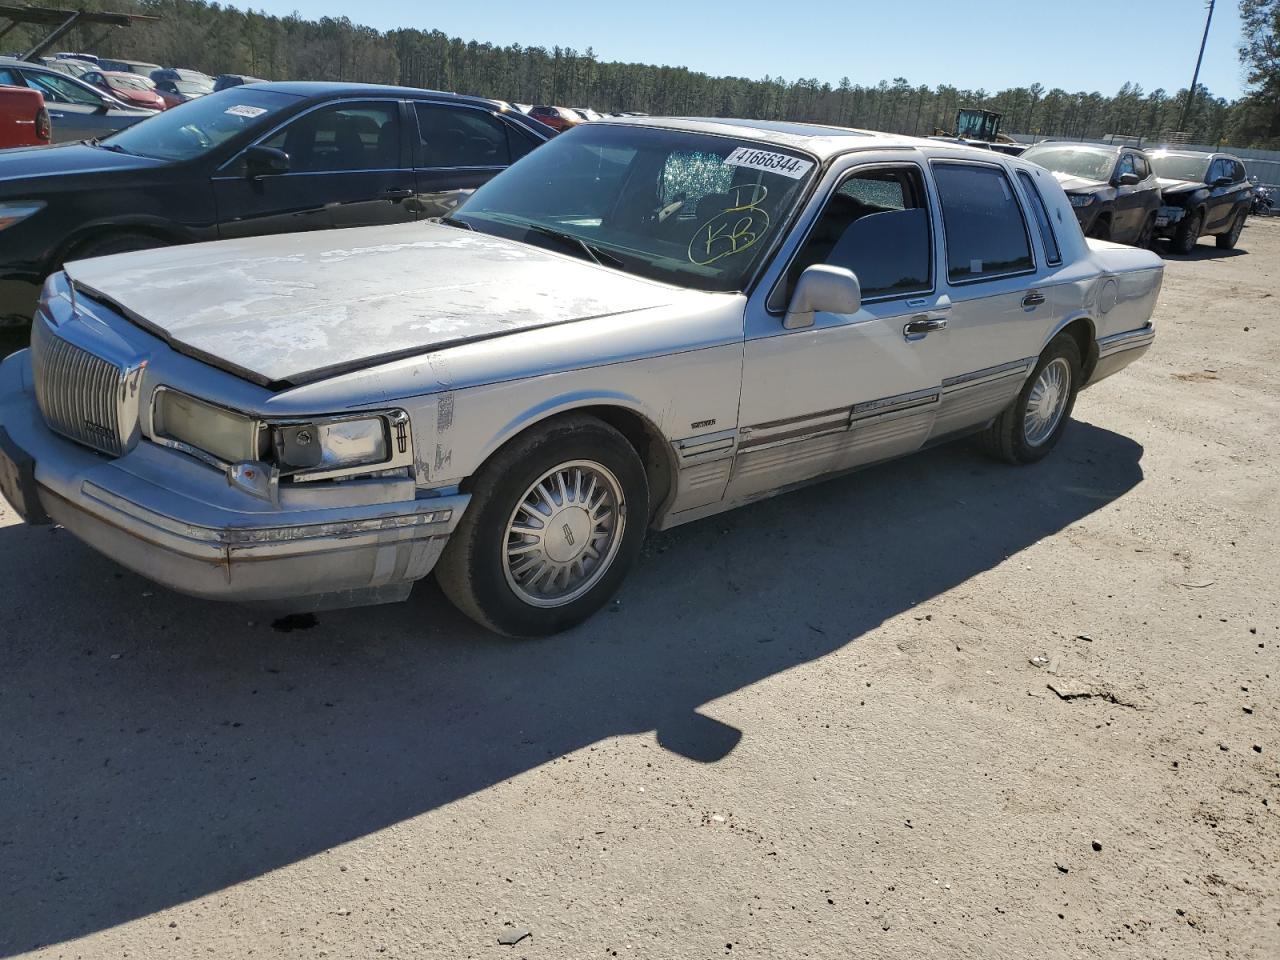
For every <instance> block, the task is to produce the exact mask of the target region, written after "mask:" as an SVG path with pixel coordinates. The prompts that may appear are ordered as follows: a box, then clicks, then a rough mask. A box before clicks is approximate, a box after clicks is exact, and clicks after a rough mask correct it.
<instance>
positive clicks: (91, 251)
mask: <svg viewBox="0 0 1280 960" xmlns="http://www.w3.org/2000/svg"><path fill="white" fill-rule="evenodd" d="M163 246H167V244H166V243H165V241H164V240H162V239H160V238H159V237H156V236H153V235H152V234H149V233H139V232H138V231H136V230H121V231H118V232H115V233H104V234H101V235H99V236H96V237H90V238H89V239H88V240H86V241H84V243H81V244H80V245H78V246H76V247H73V248H72V250H71V252H70V253H68V254H67V255H66V256H65V257H64V258H63V260H64V262H67V261H71V260H88V259H89V258H90V257H108V256H110V255H111V254H113V253H132V252H133V251H135V250H151V249H153V248H155V247H163Z"/></svg>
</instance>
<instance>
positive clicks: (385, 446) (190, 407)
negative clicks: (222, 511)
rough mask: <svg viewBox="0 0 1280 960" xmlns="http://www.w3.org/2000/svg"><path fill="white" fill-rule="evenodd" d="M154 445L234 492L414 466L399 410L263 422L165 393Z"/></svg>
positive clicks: (155, 410)
mask: <svg viewBox="0 0 1280 960" xmlns="http://www.w3.org/2000/svg"><path fill="white" fill-rule="evenodd" d="M151 434H152V439H154V440H155V441H156V442H157V443H160V444H162V445H164V446H169V447H174V448H176V449H179V450H182V451H184V452H186V453H189V454H191V455H193V456H195V457H198V458H199V459H201V460H204V461H205V462H206V463H209V464H211V465H213V466H216V467H218V468H220V469H224V470H226V471H227V476H228V479H229V480H230V481H231V482H232V483H235V484H236V485H237V486H245V487H246V488H248V485H247V484H245V483H243V482H241V480H240V479H239V478H241V477H243V476H244V475H245V474H246V468H247V472H248V475H249V477H250V479H252V480H253V481H254V484H253V487H254V488H253V490H252V492H254V493H259V487H260V485H261V484H262V482H263V481H264V479H265V478H266V477H267V476H270V478H271V480H272V483H274V482H275V481H276V480H278V479H279V478H287V479H292V480H294V481H297V482H302V481H308V480H333V479H341V478H344V477H352V476H368V475H369V474H374V473H382V472H384V471H392V470H403V469H404V468H408V467H410V466H412V464H413V444H412V442H411V440H410V436H409V416H408V414H406V413H405V412H404V411H403V410H389V411H385V412H374V413H358V414H346V415H339V416H333V417H315V418H311V419H307V420H302V419H296V420H295V419H289V420H283V419H282V420H266V419H261V418H255V417H250V416H247V415H246V414H243V413H238V412H237V411H234V410H229V409H227V408H226V407H220V406H217V405H216V404H212V403H209V402H207V401H205V400H200V399H198V398H196V397H192V396H189V395H187V394H185V393H181V392H180V391H177V390H174V389H172V388H170V387H159V388H157V389H156V392H155V396H154V398H153V399H152V406H151Z"/></svg>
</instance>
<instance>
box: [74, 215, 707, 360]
mask: <svg viewBox="0 0 1280 960" xmlns="http://www.w3.org/2000/svg"><path fill="white" fill-rule="evenodd" d="M66 271H67V274H68V275H69V276H70V277H71V279H72V281H73V282H74V283H75V284H76V286H77V288H79V289H80V290H82V291H84V292H85V293H86V294H88V295H90V296H93V295H97V296H98V297H101V298H104V299H105V300H107V301H108V302H109V303H110V304H112V305H114V306H116V307H118V308H119V309H121V310H122V311H123V312H124V313H125V314H126V315H127V316H128V317H129V318H130V319H131V320H133V321H134V322H136V323H138V324H139V325H140V326H143V327H145V328H147V329H149V330H151V331H152V332H154V333H156V334H158V335H159V336H162V337H164V338H165V339H166V340H167V341H168V342H169V343H170V344H171V345H173V347H174V348H175V349H177V350H179V351H182V352H184V353H188V354H190V355H192V356H195V357H198V358H199V359H202V360H205V361H206V362H209V363H211V364H213V365H214V366H218V367H221V368H223V369H225V370H229V371H231V372H233V373H236V374H237V375H240V376H243V377H245V378H247V379H249V380H252V381H254V382H257V383H262V384H265V385H276V384H295V385H296V384H300V383H306V382H311V381H314V380H318V379H321V378H323V377H325V376H328V375H331V374H335V373H338V372H343V371H347V370H352V369H358V368H360V367H364V366H369V365H371V364H374V363H378V362H382V361H384V360H387V359H391V358H393V357H400V356H406V355H411V354H414V353H418V352H426V351H430V350H438V349H440V348H442V347H446V346H450V345H454V344H457V343H463V342H467V341H471V340H477V339H482V338H487V337H493V336H500V335H502V334H506V333H514V332H516V331H519V330H527V329H530V328H533V327H540V326H547V325H551V324H559V323H567V322H570V321H573V320H582V319H587V318H589V317H600V316H606V315H609V314H615V313H626V312H631V311H635V310H645V309H650V308H653V307H658V306H663V305H666V304H670V303H672V302H674V301H676V300H678V299H679V298H681V297H683V296H690V295H691V294H690V293H689V292H688V291H682V290H679V289H678V288H675V287H670V286H667V285H665V284H660V283H656V282H652V281H649V280H644V279H641V278H638V277H633V276H629V275H627V274H624V273H621V272H619V271H616V270H611V269H608V268H605V267H599V266H596V265H595V264H592V263H587V262H584V261H578V260H575V259H573V258H569V257H564V256H559V255H556V254H554V253H551V252H549V251H543V250H540V249H538V248H537V247H533V246H529V245H526V244H522V243H517V242H515V241H510V240H504V239H501V238H498V237H492V236H487V235H485V234H479V233H471V232H468V231H466V230H462V229H459V228H456V227H447V226H443V225H440V224H435V223H415V224H404V225H398V226H391V227H360V228H356V229H349V230H321V231H315V232H311V233H296V234H283V235H276V236H267V237H253V238H250V239H245V240H230V241H222V242H218V243H201V244H192V245H189V246H177V247H166V248H162V249H159V250H147V251H141V252H138V253H125V254H117V255H114V256H109V257H99V258H96V259H93V260H81V261H78V262H75V263H70V264H68V265H67V267H66Z"/></svg>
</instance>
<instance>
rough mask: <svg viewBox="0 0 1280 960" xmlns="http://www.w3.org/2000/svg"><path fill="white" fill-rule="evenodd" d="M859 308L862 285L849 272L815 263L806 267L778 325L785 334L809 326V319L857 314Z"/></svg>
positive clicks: (851, 272) (841, 268)
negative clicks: (818, 316)
mask: <svg viewBox="0 0 1280 960" xmlns="http://www.w3.org/2000/svg"><path fill="white" fill-rule="evenodd" d="M861 307H862V285H861V284H860V283H858V278H857V277H856V276H854V274H853V271H852V270H848V269H846V268H845V267H833V266H830V265H828V264H825V263H815V264H814V265H813V266H811V267H807V268H806V269H805V271H804V273H802V274H800V279H799V280H797V281H796V289H795V291H794V292H793V293H792V294H791V303H790V304H788V306H787V315H786V317H785V318H784V319H783V321H782V325H783V326H784V327H785V328H786V329H788V330H799V329H801V328H802V327H811V326H813V315H814V314H815V313H817V312H819V311H821V312H822V313H841V314H850V313H857V312H858V310H859V309H860V308H861Z"/></svg>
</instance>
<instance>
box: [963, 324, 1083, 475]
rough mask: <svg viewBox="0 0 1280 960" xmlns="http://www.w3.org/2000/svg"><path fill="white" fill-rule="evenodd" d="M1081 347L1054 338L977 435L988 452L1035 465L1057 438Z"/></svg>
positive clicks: (1075, 386)
mask: <svg viewBox="0 0 1280 960" xmlns="http://www.w3.org/2000/svg"><path fill="white" fill-rule="evenodd" d="M1080 367H1081V364H1080V347H1079V346H1078V345H1077V344H1076V341H1075V338H1074V337H1072V336H1071V335H1069V334H1060V335H1058V336H1057V337H1055V338H1054V339H1053V340H1052V341H1051V342H1050V344H1049V346H1047V347H1046V348H1045V351H1044V353H1042V354H1041V355H1040V360H1039V362H1038V363H1037V364H1036V368H1035V370H1033V371H1032V372H1031V376H1030V377H1028V378H1027V382H1026V383H1025V384H1024V385H1023V387H1022V390H1021V391H1019V393H1018V396H1017V397H1016V398H1015V399H1014V401H1013V403H1011V404H1009V406H1007V407H1006V408H1005V409H1004V411H1003V412H1002V413H1001V414H1000V415H999V416H998V417H996V419H995V422H994V423H992V424H991V426H989V427H988V428H987V430H986V432H985V433H984V434H983V435H982V441H983V446H984V447H985V448H986V450H987V452H988V453H990V454H991V455H992V456H994V457H995V458H997V459H999V460H1004V461H1005V462H1006V463H1035V462H1036V461H1037V460H1040V459H1041V458H1043V457H1045V456H1047V455H1048V453H1049V451H1050V450H1052V449H1053V448H1054V447H1055V446H1057V444H1058V441H1059V440H1060V439H1062V434H1063V431H1065V430H1066V428H1067V421H1068V420H1070V419H1071V411H1072V409H1073V408H1074V407H1075V405H1076V394H1077V393H1079V391H1080V379H1081V375H1080Z"/></svg>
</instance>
